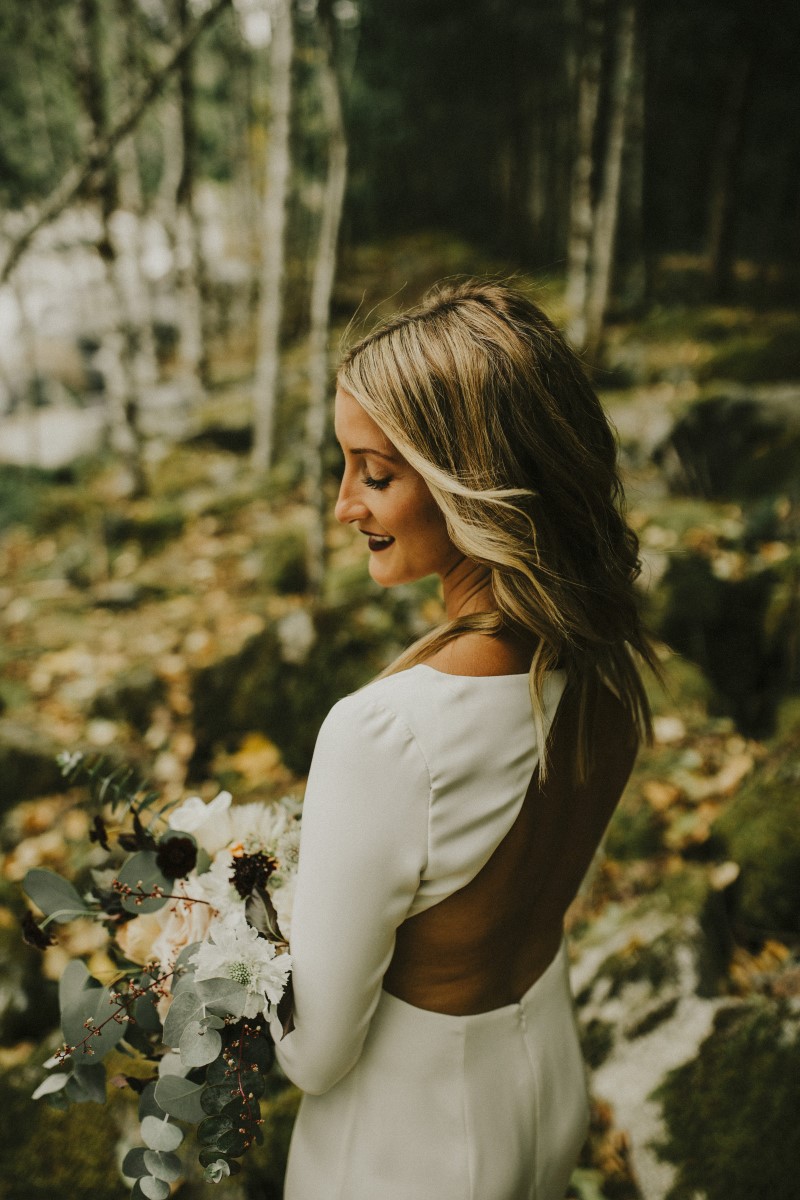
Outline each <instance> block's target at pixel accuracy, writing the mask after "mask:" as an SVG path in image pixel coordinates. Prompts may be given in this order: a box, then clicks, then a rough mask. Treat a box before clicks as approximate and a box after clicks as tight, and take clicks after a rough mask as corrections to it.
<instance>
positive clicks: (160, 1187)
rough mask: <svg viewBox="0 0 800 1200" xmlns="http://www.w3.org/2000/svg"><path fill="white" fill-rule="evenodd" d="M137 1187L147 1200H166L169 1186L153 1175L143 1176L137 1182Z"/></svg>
mask: <svg viewBox="0 0 800 1200" xmlns="http://www.w3.org/2000/svg"><path fill="white" fill-rule="evenodd" d="M139 1187H140V1188H141V1189H142V1191H143V1192H144V1194H145V1196H147V1200H167V1196H168V1195H169V1184H168V1183H167V1182H166V1181H165V1180H163V1179H156V1178H155V1177H154V1176H153V1175H143V1176H142V1178H141V1179H140V1180H139Z"/></svg>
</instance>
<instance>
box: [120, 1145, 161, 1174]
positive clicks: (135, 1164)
mask: <svg viewBox="0 0 800 1200" xmlns="http://www.w3.org/2000/svg"><path fill="white" fill-rule="evenodd" d="M155 1153H157V1152H156V1151H154V1150H145V1148H144V1146H134V1148H133V1150H129V1151H128V1153H127V1154H126V1155H125V1157H124V1158H123V1160H122V1174H123V1175H124V1176H125V1177H126V1178H127V1179H139V1178H140V1177H141V1176H142V1175H149V1174H150V1172H149V1171H148V1169H147V1167H146V1166H145V1161H144V1156H145V1154H155Z"/></svg>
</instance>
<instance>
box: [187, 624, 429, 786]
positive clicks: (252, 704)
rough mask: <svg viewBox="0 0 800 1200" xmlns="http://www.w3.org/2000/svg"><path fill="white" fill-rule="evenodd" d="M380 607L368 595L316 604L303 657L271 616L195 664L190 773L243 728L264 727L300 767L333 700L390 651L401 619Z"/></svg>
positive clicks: (302, 769)
mask: <svg viewBox="0 0 800 1200" xmlns="http://www.w3.org/2000/svg"><path fill="white" fill-rule="evenodd" d="M381 611H383V610H381ZM384 615H385V620H384V619H376V614H375V605H373V604H371V603H367V604H356V605H351V606H342V607H335V608H320V609H318V610H317V611H316V612H315V613H314V614H313V616H312V620H313V642H312V644H311V645H310V647H309V649H308V653H307V654H306V655H305V656H304V657H303V658H302V661H298V659H297V656H296V655H294V654H291V655H289V654H288V653H287V652H285V651H284V649H283V647H282V644H281V637H280V633H279V622H275V623H274V624H273V625H271V626H269V627H268V628H267V629H265V630H264V632H263V633H260V634H258V635H257V636H256V637H254V638H251V639H250V641H249V642H247V643H246V645H245V646H244V647H243V649H242V650H241V651H240V652H239V653H238V654H235V655H232V656H231V657H230V658H226V659H223V660H222V661H221V662H218V663H214V664H213V665H212V666H209V667H205V668H203V669H202V670H201V671H199V672H198V673H197V674H196V675H195V677H194V680H193V684H192V704H193V720H194V732H195V740H196V747H197V748H196V752H195V756H194V759H193V761H192V764H191V771H192V774H194V775H197V774H199V773H202V771H203V770H205V768H206V767H207V765H208V761H209V759H210V757H211V754H212V752H213V747H214V744H215V743H218V742H224V743H227V744H228V745H230V746H231V748H232V747H233V746H235V745H236V744H238V742H239V740H240V739H241V737H242V735H244V734H245V733H250V732H259V733H264V734H266V736H267V737H268V738H269V739H270V741H272V742H274V743H275V745H276V746H277V747H278V749H279V750H280V752H281V755H282V757H283V761H284V762H285V763H286V765H287V767H289V769H290V770H291V771H294V772H295V773H296V774H298V775H304V774H306V773H307V772H308V767H309V764H310V762H311V755H312V752H313V749H314V743H315V742H316V738H317V733H318V732H319V727H320V725H321V724H322V721H323V720H324V718H325V716H326V715H327V713H328V711H329V710H330V708H331V707H332V705H333V704H334V703H335V702H336V701H337V700H339V699H341V697H342V696H345V695H347V694H348V693H350V692H353V691H356V690H357V689H358V688H359V687H362V686H363V685H364V684H365V683H366V682H367V681H368V680H369V679H371V678H373V677H374V676H375V675H376V674H377V673H378V672H379V671H380V670H381V669H382V667H383V666H384V665H385V664H386V662H387V661H388V660H389V658H390V657H391V656H392V654H393V653H396V652H397V649H398V640H399V638H400V637H402V634H403V630H404V629H407V627H408V626H407V622H406V621H405V619H404V614H403V612H402V611H401V607H400V606H399V605H395V607H394V608H393V609H391V612H388V611H387V612H386V613H385V614H384ZM403 640H405V639H403ZM290 657H291V661H289V659H290Z"/></svg>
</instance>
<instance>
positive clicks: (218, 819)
mask: <svg viewBox="0 0 800 1200" xmlns="http://www.w3.org/2000/svg"><path fill="white" fill-rule="evenodd" d="M232 798H233V797H232V796H231V794H230V792H220V793H219V795H218V796H215V797H214V799H213V800H212V801H211V803H210V804H206V803H205V801H203V800H201V799H200V797H199V796H190V797H189V799H188V800H184V802H183V804H181V805H180V807H179V808H176V809H175V811H174V812H172V813H170V815H169V817H168V823H169V827H170V829H180V830H181V832H182V833H191V834H194V836H195V837H196V838H197V841H198V842H199V844H200V845H201V846H202V848H203V849H204V850H205V851H206V852H207V853H208V854H211V855H212V856H213V855H214V854H216V853H217V851H218V850H221V849H222V847H223V846H227V845H228V843H229V842H230V819H229V815H228V810H229V809H230V806H231V800H232Z"/></svg>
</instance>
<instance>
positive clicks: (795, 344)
mask: <svg viewBox="0 0 800 1200" xmlns="http://www.w3.org/2000/svg"><path fill="white" fill-rule="evenodd" d="M782 324H783V327H781V325H779V326H778V328H776V329H773V330H763V331H761V332H759V333H755V334H751V335H750V336H749V337H743V338H741V339H738V340H733V339H731V342H729V344H727V345H725V346H722V347H720V349H718V350H717V351H715V353H714V354H713V355H712V356H711V358H710V359H708V361H707V362H706V363H704V364H703V366H702V367H701V368H699V370H698V373H697V376H698V380H699V381H700V382H703V381H704V380H708V379H733V380H736V381H737V382H739V383H759V384H760V383H773V382H777V383H780V382H782V381H783V380H787V379H797V378H798V376H800V329H798V326H797V325H796V324H793V325H787V324H786V322H783V323H782Z"/></svg>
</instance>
